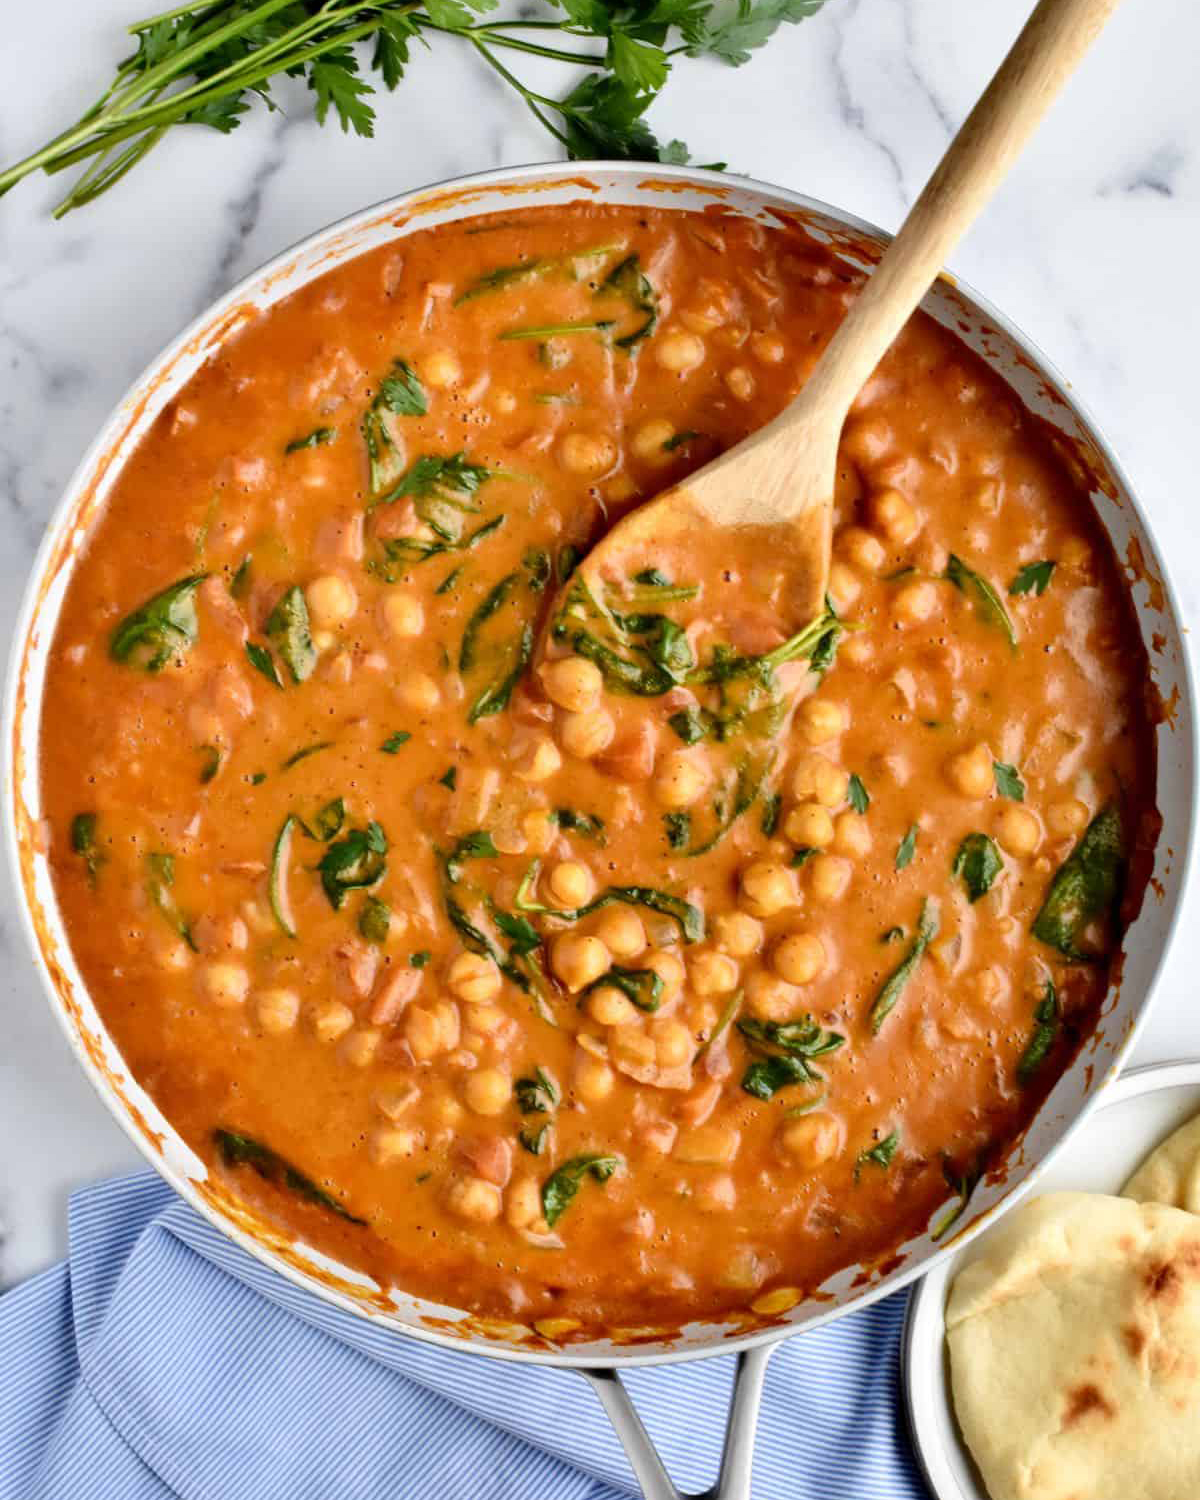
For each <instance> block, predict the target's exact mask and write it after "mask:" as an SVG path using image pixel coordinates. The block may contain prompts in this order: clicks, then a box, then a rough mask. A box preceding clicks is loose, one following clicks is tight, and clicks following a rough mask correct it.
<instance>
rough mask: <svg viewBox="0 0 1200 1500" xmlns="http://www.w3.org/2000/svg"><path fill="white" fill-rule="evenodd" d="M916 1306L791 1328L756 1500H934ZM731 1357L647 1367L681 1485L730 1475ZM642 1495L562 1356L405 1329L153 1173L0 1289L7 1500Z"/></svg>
mask: <svg viewBox="0 0 1200 1500" xmlns="http://www.w3.org/2000/svg"><path fill="white" fill-rule="evenodd" d="M903 1317H904V1298H903V1296H898V1297H892V1298H890V1299H888V1300H886V1301H883V1302H879V1303H876V1304H875V1305H874V1306H872V1307H870V1308H867V1309H865V1310H864V1311H862V1312H860V1313H856V1314H853V1315H851V1316H850V1317H847V1318H843V1319H841V1320H840V1321H838V1322H836V1323H833V1324H831V1325H829V1326H828V1327H826V1328H822V1329H817V1330H815V1331H814V1332H811V1333H807V1334H804V1335H802V1336H801V1337H799V1338H796V1339H792V1340H791V1341H790V1342H788V1343H787V1344H785V1345H784V1346H783V1348H782V1349H780V1350H779V1351H778V1352H777V1353H776V1355H775V1358H774V1360H773V1361H772V1363H771V1366H770V1368H769V1371H768V1374H767V1383H766V1395H765V1402H764V1407H763V1415H762V1425H761V1429H760V1433H759V1440H758V1457H757V1465H756V1470H755V1484H754V1494H755V1497H756V1500H785V1497H787V1500H790V1497H802V1500H923V1497H924V1496H925V1490H924V1489H923V1487H922V1485H921V1483H920V1481H919V1480H918V1478H917V1474H916V1468H915V1465H914V1462H913V1459H912V1457H911V1454H910V1452H909V1449H908V1445H907V1438H906V1435H905V1432H904V1415H903V1411H902V1409H901V1398H900V1390H899V1369H898V1361H899V1342H900V1331H901V1325H902V1322H903ZM731 1368H732V1359H731V1358H730V1357H728V1356H725V1357H722V1358H720V1359H716V1360H706V1361H704V1362H703V1363H700V1364H696V1363H693V1364H685V1365H676V1366H674V1367H672V1368H660V1369H645V1370H634V1371H632V1372H630V1373H629V1375H628V1377H627V1380H628V1386H629V1389H630V1391H631V1394H632V1395H633V1398H634V1400H635V1402H636V1403H637V1405H638V1408H639V1410H640V1411H641V1413H642V1417H643V1420H644V1421H645V1423H646V1425H647V1427H648V1428H649V1430H650V1433H651V1436H652V1437H653V1438H654V1440H655V1442H656V1443H657V1444H658V1446H659V1450H660V1452H661V1453H662V1455H663V1457H664V1460H665V1461H666V1463H667V1466H668V1468H669V1469H670V1471H671V1473H672V1475H673V1476H674V1478H675V1480H676V1483H677V1484H679V1485H680V1487H681V1488H682V1489H684V1490H685V1491H699V1490H703V1489H704V1488H706V1487H707V1486H708V1485H709V1484H711V1483H712V1480H713V1477H714V1475H715V1473H716V1468H717V1462H718V1458H719V1452H720V1444H721V1434H722V1430H723V1427H724V1418H725V1405H726V1400H727V1396H728V1389H729V1380H730V1375H731ZM636 1493H637V1488H636V1485H635V1484H634V1481H633V1476H632V1474H631V1472H630V1470H629V1466H628V1464H627V1463H626V1460H625V1457H624V1454H623V1452H622V1450H621V1448H620V1445H619V1443H618V1442H617V1440H616V1438H615V1436H614V1435H613V1432H612V1430H611V1428H610V1427H609V1426H608V1424H607V1422H606V1420H605V1418H604V1416H603V1415H602V1413H601V1411H600V1408H599V1405H598V1404H597V1402H596V1400H595V1398H594V1396H593V1395H592V1393H591V1391H590V1390H589V1389H588V1387H587V1386H586V1385H585V1384H584V1382H583V1381H582V1380H581V1379H580V1378H579V1376H578V1375H575V1374H573V1373H571V1372H570V1371H564V1370H551V1369H540V1368H536V1367H530V1366H520V1365H511V1364H503V1363H500V1362H498V1361H496V1360H485V1359H481V1358H479V1357H478V1356H473V1355H467V1354H458V1353H453V1352H449V1351H446V1350H442V1349H437V1348H433V1347H430V1346H428V1345H425V1344H420V1343H417V1342H415V1341H414V1340H411V1339H404V1338H402V1337H400V1336H397V1335H396V1334H394V1333H389V1332H388V1331H386V1330H383V1329H380V1328H377V1327H375V1326H374V1325H372V1324H370V1323H367V1322H365V1321H364V1320H362V1319H359V1318H354V1317H352V1316H350V1315H348V1314H346V1313H343V1312H340V1311H338V1310H335V1309H334V1308H331V1307H329V1306H327V1305H326V1304H324V1303H322V1302H320V1301H318V1300H317V1299H316V1298H314V1297H312V1296H310V1295H308V1294H307V1293H305V1292H302V1291H300V1290H298V1289H297V1288H296V1287H294V1286H292V1285H291V1283H290V1282H287V1281H285V1280H283V1278H282V1277H279V1276H277V1275H275V1274H274V1273H273V1272H271V1271H268V1270H267V1269H265V1268H264V1267H263V1266H261V1265H260V1264H259V1263H258V1262H257V1261H255V1260H253V1259H252V1258H251V1257H249V1256H247V1255H245V1254H244V1253H243V1252H242V1251H240V1250H239V1249H237V1248H236V1247H235V1246H234V1245H233V1244H231V1243H230V1242H229V1241H228V1240H226V1239H225V1238H224V1236H222V1235H221V1234H219V1233H218V1232H217V1231H216V1230H214V1229H212V1228H211V1227H210V1226H209V1225H208V1224H207V1223H206V1221H205V1220H203V1219H201V1218H200V1217H199V1216H198V1215H197V1214H195V1213H193V1212H192V1210H191V1209H190V1208H188V1207H187V1205H186V1204H184V1203H183V1202H182V1200H180V1199H179V1198H177V1197H176V1196H175V1195H174V1193H173V1192H172V1191H171V1189H170V1188H168V1187H167V1186H166V1185H165V1184H164V1183H163V1182H162V1181H161V1180H160V1179H159V1178H158V1177H157V1176H156V1175H155V1174H153V1173H151V1172H143V1173H139V1174H138V1175H136V1176H133V1177H126V1178H121V1179H118V1180H117V1181H114V1182H109V1183H105V1184H102V1185H100V1186H98V1187H92V1188H88V1189H86V1190H84V1191H83V1192H80V1193H77V1194H76V1195H75V1196H74V1197H73V1198H72V1199H71V1205H70V1257H69V1259H68V1260H67V1261H66V1263H65V1264H63V1265H60V1266H55V1267H53V1268H52V1269H51V1270H49V1271H47V1272H45V1273H44V1274H43V1275H41V1276H37V1277H35V1278H34V1279H33V1280H32V1281H29V1282H26V1283H25V1284H24V1285H22V1286H20V1287H17V1288H16V1289H15V1290H13V1291H10V1292H8V1293H7V1294H6V1295H5V1296H3V1297H0V1500H359V1497H362V1500H367V1497H370V1500H620V1497H621V1496H625V1495H629V1494H636Z"/></svg>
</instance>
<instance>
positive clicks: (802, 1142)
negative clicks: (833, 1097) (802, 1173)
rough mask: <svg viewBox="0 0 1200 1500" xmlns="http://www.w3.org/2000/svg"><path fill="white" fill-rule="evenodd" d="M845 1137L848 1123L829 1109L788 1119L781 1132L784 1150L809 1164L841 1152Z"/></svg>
mask: <svg viewBox="0 0 1200 1500" xmlns="http://www.w3.org/2000/svg"><path fill="white" fill-rule="evenodd" d="M845 1138H846V1127H845V1126H844V1125H843V1124H842V1122H841V1120H840V1119H838V1117H837V1116H836V1115H831V1114H829V1113H828V1112H827V1111H825V1110H813V1111H812V1113H811V1114H807V1115H797V1116H796V1117H795V1118H794V1119H791V1120H784V1122H783V1124H782V1125H781V1126H780V1127H779V1135H778V1140H779V1145H780V1148H781V1150H783V1152H784V1153H785V1154H786V1155H788V1156H791V1157H794V1158H795V1159H796V1161H798V1162H799V1163H800V1165H801V1166H804V1167H809V1168H813V1167H819V1166H821V1164H822V1163H823V1162H827V1161H831V1160H832V1159H833V1158H834V1157H835V1156H837V1155H839V1154H840V1152H841V1150H842V1146H843V1143H844V1142H845Z"/></svg>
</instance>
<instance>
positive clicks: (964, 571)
mask: <svg viewBox="0 0 1200 1500" xmlns="http://www.w3.org/2000/svg"><path fill="white" fill-rule="evenodd" d="M944 576H945V577H946V578H947V579H948V580H949V581H950V582H951V583H952V584H953V585H954V587H955V588H956V589H958V591H959V592H960V593H962V594H965V595H966V596H967V598H968V599H972V600H973V601H974V604H975V613H976V614H977V615H978V616H979V618H980V619H981V620H983V621H984V623H985V624H987V625H994V626H995V627H996V628H997V629H998V630H1000V631H1003V633H1004V636H1005V638H1006V639H1007V641H1008V644H1009V645H1010V646H1011V647H1012V649H1013V650H1014V651H1015V650H1016V649H1017V632H1016V628H1015V627H1014V625H1013V622H1012V620H1011V619H1010V618H1009V614H1008V610H1006V609H1005V607H1004V601H1003V599H1001V597H1000V595H999V594H998V593H997V592H996V589H995V587H994V586H993V585H992V584H990V583H989V582H988V581H987V579H986V578H984V577H983V576H982V575H981V574H979V573H977V572H976V571H975V569H974V568H971V567H968V566H967V564H966V563H965V562H963V560H962V558H961V557H956V556H955V555H954V553H953V552H952V553H951V554H950V561H949V562H948V563H947V564H946V572H945V575H944Z"/></svg>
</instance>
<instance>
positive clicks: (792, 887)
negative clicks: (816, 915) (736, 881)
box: [741, 856, 819, 917]
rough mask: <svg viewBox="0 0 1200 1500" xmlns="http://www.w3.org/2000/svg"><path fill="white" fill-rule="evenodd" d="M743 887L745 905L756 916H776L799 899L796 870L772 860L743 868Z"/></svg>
mask: <svg viewBox="0 0 1200 1500" xmlns="http://www.w3.org/2000/svg"><path fill="white" fill-rule="evenodd" d="M818 857H819V856H818ZM741 887H742V889H741V902H742V906H743V907H744V908H745V909H746V911H748V912H749V913H750V915H751V916H752V917H773V916H774V915H775V914H776V912H781V911H785V910H786V909H787V908H788V907H789V906H795V905H796V903H797V900H798V896H797V892H796V882H795V879H794V877H793V875H792V872H791V871H790V870H789V869H787V868H786V867H785V866H784V865H780V864H775V863H774V862H773V861H771V860H765V859H760V860H756V861H755V862H754V864H752V865H748V866H747V867H746V869H744V870H743V871H742V878H741Z"/></svg>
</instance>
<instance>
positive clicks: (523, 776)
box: [513, 734, 562, 786]
mask: <svg viewBox="0 0 1200 1500" xmlns="http://www.w3.org/2000/svg"><path fill="white" fill-rule="evenodd" d="M561 768H562V755H561V753H560V752H559V748H558V746H557V745H556V744H555V743H554V741H553V740H552V739H551V738H550V736H549V735H547V734H539V735H535V736H534V738H532V739H530V740H527V741H525V742H524V743H522V744H521V745H520V748H519V749H518V750H517V753H516V756H515V758H514V760H513V775H514V776H515V777H516V778H517V779H518V780H519V781H525V782H528V783H529V784H530V785H532V786H536V785H537V783H538V782H541V781H549V780H550V778H551V776H554V775H556V774H557V772H558V771H559V770H560V769H561Z"/></svg>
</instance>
